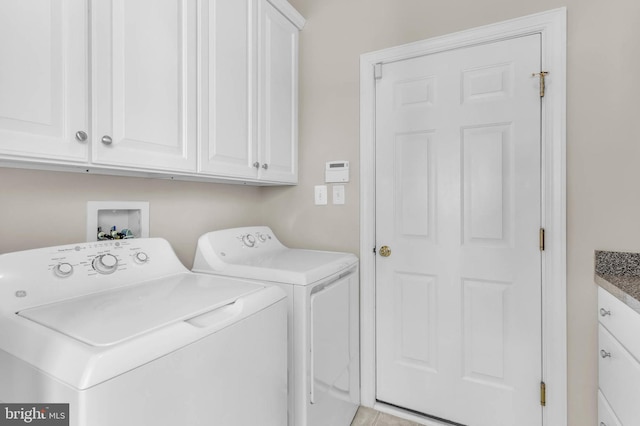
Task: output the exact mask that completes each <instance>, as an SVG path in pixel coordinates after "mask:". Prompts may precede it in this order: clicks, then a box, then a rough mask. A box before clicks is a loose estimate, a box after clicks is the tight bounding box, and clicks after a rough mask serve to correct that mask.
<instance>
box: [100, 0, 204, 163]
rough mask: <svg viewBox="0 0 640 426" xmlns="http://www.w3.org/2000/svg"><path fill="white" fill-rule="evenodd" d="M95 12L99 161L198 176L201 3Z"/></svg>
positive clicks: (158, 1) (106, 2) (158, 0)
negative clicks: (198, 13)
mask: <svg viewBox="0 0 640 426" xmlns="http://www.w3.org/2000/svg"><path fill="white" fill-rule="evenodd" d="M93 7H94V10H93V23H94V34H93V43H94V49H93V65H94V66H93V81H94V89H95V90H94V123H95V129H96V130H95V132H94V143H93V146H94V150H93V153H92V157H93V161H94V162H95V163H99V164H106V165H111V166H122V167H126V168H142V169H145V168H148V169H155V170H167V171H191V172H193V171H195V169H196V106H197V102H196V96H197V92H196V65H197V58H196V41H197V40H196V38H197V37H196V36H197V28H196V0H99V1H94V2H93Z"/></svg>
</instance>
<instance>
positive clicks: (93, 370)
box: [0, 238, 287, 426]
mask: <svg viewBox="0 0 640 426" xmlns="http://www.w3.org/2000/svg"><path fill="white" fill-rule="evenodd" d="M286 324H287V305H286V297H285V294H284V292H283V291H282V290H280V289H279V288H274V287H272V286H265V285H263V284H260V283H258V282H256V281H248V280H239V279H233V278H227V277H224V278H223V277H214V276H211V275H203V274H195V273H192V272H190V271H188V270H187V269H186V268H185V267H184V266H183V265H182V264H181V263H180V261H179V260H178V258H177V257H176V255H175V254H174V252H173V250H172V249H171V247H170V246H169V244H168V243H167V242H166V241H165V240H162V239H157V238H152V239H134V240H121V241H110V242H96V243H81V244H75V245H67V246H59V247H51V248H44V249H36V250H28V251H23V252H16V253H9V254H4V255H0V377H1V378H2V379H1V380H0V401H4V402H5V403H20V404H25V409H28V406H27V405H28V404H30V403H31V404H36V403H69V404H70V407H69V410H70V413H69V414H70V424H71V425H72V426H114V425H118V426H123V425H126V426H140V425H154V426H159V425H163V426H176V425H189V426H196V425H197V426H205V425H207V426H210V425H224V426H227V425H238V426H255V425H272V426H282V425H283V424H286V422H287V334H286Z"/></svg>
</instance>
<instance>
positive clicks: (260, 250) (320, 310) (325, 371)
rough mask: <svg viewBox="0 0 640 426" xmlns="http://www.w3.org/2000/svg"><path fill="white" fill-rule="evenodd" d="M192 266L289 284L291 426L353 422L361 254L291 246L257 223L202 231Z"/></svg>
mask: <svg viewBox="0 0 640 426" xmlns="http://www.w3.org/2000/svg"><path fill="white" fill-rule="evenodd" d="M193 271H194V272H199V273H210V274H216V275H222V276H228V277H240V278H245V279H252V280H257V281H260V282H267V283H270V284H273V285H275V286H278V287H280V288H282V289H284V290H285V292H286V293H287V296H288V306H289V309H288V311H289V327H288V334H289V360H290V361H289V425H290V426H294V425H295V426H329V425H330V426H348V425H350V424H351V421H352V419H353V417H354V415H355V412H356V410H357V409H358V405H359V403H360V351H359V275H358V259H357V257H356V256H354V255H353V254H349V253H337V252H327V251H317V250H302V249H291V248H288V247H286V246H284V245H283V244H282V243H281V242H280V241H278V239H277V238H276V237H275V235H274V234H273V232H272V231H271V229H270V228H268V227H266V226H254V227H245V228H235V229H226V230H221V231H214V232H209V233H207V234H205V235H203V236H201V237H200V238H199V240H198V246H197V249H196V255H195V259H194V264H193Z"/></svg>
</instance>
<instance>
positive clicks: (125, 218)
mask: <svg viewBox="0 0 640 426" xmlns="http://www.w3.org/2000/svg"><path fill="white" fill-rule="evenodd" d="M114 226H115V227H116V229H117V230H118V231H121V230H123V229H126V230H129V231H131V236H132V237H133V238H148V237H149V203H148V202H147V201H89V202H87V241H98V228H102V230H103V231H104V232H109V231H110V230H111V229H112V228H113V227H114Z"/></svg>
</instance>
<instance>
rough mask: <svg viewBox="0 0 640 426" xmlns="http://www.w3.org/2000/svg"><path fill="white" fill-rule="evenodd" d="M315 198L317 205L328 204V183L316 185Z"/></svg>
mask: <svg viewBox="0 0 640 426" xmlns="http://www.w3.org/2000/svg"><path fill="white" fill-rule="evenodd" d="M314 193H315V200H316V205H317V206H326V205H327V185H316V186H315V187H314Z"/></svg>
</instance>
